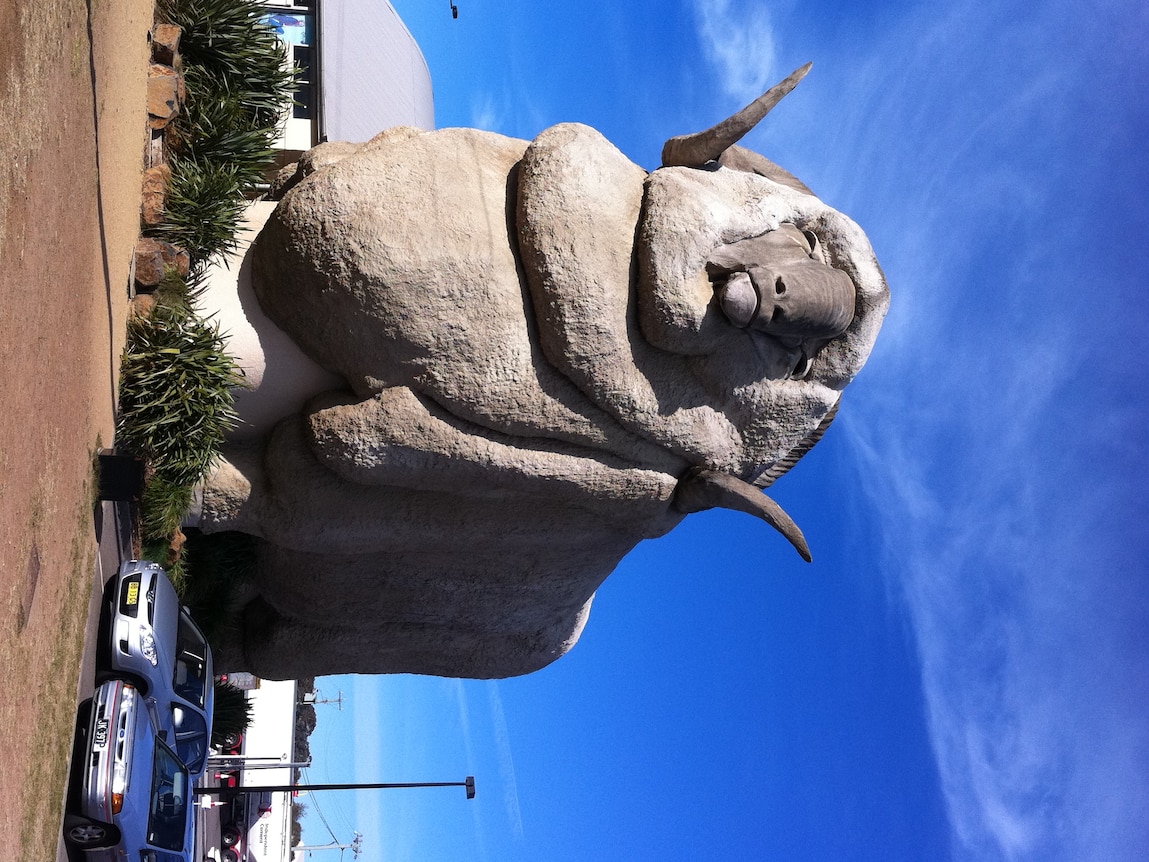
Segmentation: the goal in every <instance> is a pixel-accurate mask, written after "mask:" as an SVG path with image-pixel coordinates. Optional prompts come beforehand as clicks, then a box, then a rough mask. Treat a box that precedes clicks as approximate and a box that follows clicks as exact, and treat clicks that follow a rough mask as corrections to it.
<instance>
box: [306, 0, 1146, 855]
mask: <svg viewBox="0 0 1149 862" xmlns="http://www.w3.org/2000/svg"><path fill="white" fill-rule="evenodd" d="M456 2H457V5H458V7H459V18H458V20H454V21H453V20H452V19H451V17H450V10H449V4H448V3H447V2H446V0H444V2H441V3H440V2H431V0H396V2H394V3H393V5H394V6H395V7H396V9H397V10H398V11H399V13H400V15H401V16H402V17H403V18H404V20H405V21H406V22H407V25H408V27H409V29H410V30H411V31H412V33H413V35H414V36H415V38H416V39H417V40H418V41H419V43H420V45H421V47H422V49H423V52H424V55H425V56H426V58H427V61H428V64H429V66H430V69H431V75H432V79H433V82H434V86H435V100H436V121H437V124H438V125H439V126H441V127H442V126H453V125H473V126H478V127H481V128H487V129H490V130H493V131H498V132H501V133H504V134H508V135H513V136H517V137H523V138H530V137H533V136H534V135H535V134H537V133H538V132H539V131H541V130H542V129H543V128H545V127H546V126H549V125H551V124H553V123H556V122H562V121H568V120H577V121H581V122H585V123H588V124H590V125H593V126H595V127H597V128H599V129H600V130H601V131H603V133H604V134H605V135H606V136H607V137H608V138H609V139H610V140H612V141H613V142H614V143H615V144H616V145H618V146H619V148H620V149H621V150H622V151H623V152H624V153H626V154H627V155H629V156H630V157H631V158H632V159H633V160H634V161H636V162H637V163H638V164H640V165H642V166H643V167H646V168H648V169H653V168H654V167H656V166H657V161H658V153H659V150H660V148H661V145H662V142H663V141H664V140H665V139H666V138H667V137H669V136H671V135H675V134H680V133H683V132H687V131H693V130H697V129H700V128H703V127H705V126H708V125H710V124H711V123H713V122H715V121H717V120H719V119H721V118H722V117H724V116H726V115H727V114H729V113H731V112H732V111H733V110H735V109H737V108H738V107H740V106H741V105H742V104H743V103H744V102H746V101H748V100H749V99H750V98H753V97H754V96H756V95H758V93H759V92H761V91H762V90H763V89H765V87H767V86H769V85H770V84H772V83H774V82H775V81H777V80H779V79H781V78H782V77H783V76H784V75H786V74H787V73H788V72H790V71H791V70H792V69H793V68H795V67H797V66H799V65H801V64H802V63H804V62H806V61H807V60H812V61H813V63H814V68H813V71H812V72H811V73H810V75H809V76H808V77H807V78H806V80H805V81H803V82H802V84H801V85H800V86H799V87H798V88H797V89H796V90H795V92H794V93H793V94H792V95H791V96H789V97H788V98H787V99H786V100H785V101H784V102H783V104H782V105H781V106H780V107H779V108H778V109H776V111H775V112H774V113H773V114H771V116H770V117H769V118H768V119H767V120H766V121H765V122H764V124H763V126H762V127H761V128H760V129H758V130H756V131H755V132H754V133H753V135H752V136H751V137H750V138H749V139H748V141H747V143H748V144H749V145H750V146H751V147H752V148H754V149H757V150H758V151H759V152H762V153H763V154H764V155H766V156H768V157H769V158H771V159H773V160H775V161H777V162H779V163H780V164H782V165H783V166H785V167H787V168H788V169H789V170H791V171H793V172H794V173H796V174H797V175H798V176H800V177H801V178H802V179H803V180H804V181H805V182H806V183H807V184H808V185H810V186H811V188H813V189H814V191H815V192H816V193H818V195H819V196H820V197H821V198H822V199H823V200H825V201H827V202H828V203H830V204H832V205H833V206H835V207H837V208H838V209H840V210H842V211H843V212H845V213H847V214H849V215H850V216H851V217H852V218H854V219H855V220H856V221H857V222H859V223H860V224H861V225H862V227H863V228H864V229H865V230H866V231H867V233H868V235H869V237H870V239H871V242H872V243H873V245H874V248H875V251H876V253H877V255H878V259H879V260H880V261H881V263H882V265H883V267H884V269H885V272H886V275H887V278H888V280H889V283H890V289H891V293H892V305H891V310H890V314H889V316H888V318H887V320H886V324H885V326H884V328H883V331H882V333H881V336H880V337H879V339H878V343H877V346H876V348H875V350H874V352H873V355H872V357H871V359H870V362H869V364H868V365H867V367H866V368H865V369H864V371H863V372H862V373H861V375H859V377H858V379H857V380H856V381H855V383H854V384H853V385H852V386H851V387H850V389H849V390H848V391H847V393H846V396H845V399H844V402H843V408H842V412H841V414H840V417H839V419H838V421H837V422H836V423H835V425H834V427H833V429H832V430H831V432H830V433H829V434H828V435H827V437H826V438H825V440H824V441H823V442H822V443H821V444H820V445H819V446H818V448H817V449H815V450H814V451H813V452H812V453H811V454H810V455H809V456H807V458H806V459H804V460H803V461H802V463H801V464H800V465H799V466H798V467H797V468H796V469H795V470H794V471H793V472H792V473H791V474H789V475H788V476H787V477H785V478H783V479H782V480H781V481H780V482H779V483H778V484H777V485H776V486H775V487H774V489H773V490H772V495H773V496H774V497H775V498H776V499H777V500H778V501H779V502H781V503H782V504H783V506H784V507H786V509H787V510H788V511H789V512H790V513H791V515H793V516H794V518H795V520H796V521H797V522H798V523H799V525H801V526H802V528H803V530H804V531H805V533H806V536H807V538H808V539H809V542H810V546H811V549H812V550H813V553H814V563H813V564H811V565H805V564H803V563H801V561H800V560H798V558H797V556H796V555H795V554H794V553H793V552H792V551H791V550H790V549H789V548H788V547H787V546H786V545H785V543H784V542H783V541H782V540H781V539H779V538H778V537H777V536H776V535H774V534H773V533H772V532H770V531H769V530H768V529H767V528H765V527H763V526H762V525H761V524H759V523H757V522H754V521H753V520H752V519H750V518H748V517H746V516H740V515H738V514H735V513H729V512H709V513H703V514H699V515H693V516H691V517H690V518H688V519H687V520H686V521H685V522H684V523H683V524H682V525H681V526H680V527H679V528H678V529H676V530H675V531H674V532H673V533H672V534H671V535H669V536H667V537H665V538H663V539H660V540H658V541H655V542H646V543H643V544H642V545H640V546H639V547H638V548H637V549H636V550H635V551H634V552H633V553H632V554H631V555H630V556H628V557H627V558H626V559H625V560H624V561H623V563H622V564H621V565H620V567H619V568H618V569H617V570H616V571H615V573H614V574H612V575H611V577H610V578H609V579H608V580H607V582H606V584H605V585H604V587H603V588H602V589H601V590H600V591H599V594H598V596H597V598H596V600H595V604H594V608H593V611H592V613H591V617H590V621H589V623H588V625H587V628H586V630H585V632H584V633H583V636H582V639H581V641H580V642H579V644H578V645H577V646H576V647H575V649H574V650H573V651H572V652H571V653H570V654H569V655H568V656H566V657H564V658H563V659H561V660H559V661H558V662H556V663H555V664H554V665H552V666H550V667H549V668H547V669H545V670H543V671H541V672H539V673H537V674H534V675H531V676H529V677H524V678H520V679H512V680H503V681H497V682H494V681H457V680H442V679H432V678H416V677H405V676H397V677H343V678H330V679H321V680H320V681H319V687H320V689H321V690H322V692H323V694H324V695H332V696H333V695H334V694H335V692H337V691H339V690H342V691H343V692H344V695H345V699H346V703H345V708H344V710H343V712H341V713H340V712H338V711H337V710H336V709H335V708H334V707H320V717H319V727H318V729H317V730H316V733H315V735H314V736H313V737H312V750H313V754H314V756H315V766H314V767H313V768H312V769H311V770H310V773H311V780H312V781H314V782H320V781H341V780H361V781H390V780H393V781H421V780H429V781H450V780H461V779H462V778H463V777H464V776H466V775H469V774H473V775H474V776H475V777H476V781H477V785H478V795H477V797H476V799H475V800H473V801H471V802H467V801H466V800H465V799H464V798H463V793H462V790H461V789H457V788H455V789H451V790H419V791H382V792H375V793H373V794H327V795H325V796H323V797H319V796H318V795H317V796H316V797H315V798H314V800H313V803H312V804H314V803H315V802H318V806H319V807H320V808H321V810H322V812H323V814H324V815H325V817H326V819H327V821H328V823H329V824H330V825H331V827H332V828H333V829H334V831H335V835H336V836H337V837H339V838H340V839H343V840H347V839H349V837H350V833H351V830H352V829H357V830H358V831H360V832H362V833H363V834H364V836H365V838H364V843H363V853H362V854H361V856H360V858H361V859H362V860H365V862H376V860H379V862H381V860H394V859H418V860H482V862H486V860H508V862H514V860H532V862H533V860H593V859H610V860H613V859H626V860H655V859H657V860H711V859H755V860H760V859H769V860H775V859H777V860H806V859H809V860H825V859H834V860H839V859H840V860H854V859H856V860H870V859H873V860H890V859H896V860H947V859H952V860H1009V862H1012V861H1013V860H1043V862H1045V860H1134V859H1137V860H1140V859H1145V858H1149V581H1147V578H1146V576H1147V574H1149V566H1147V565H1146V559H1147V552H1149V529H1147V528H1146V526H1145V524H1144V517H1145V513H1146V512H1149V493H1147V487H1149V483H1147V481H1146V474H1147V466H1149V464H1147V462H1149V458H1147V446H1149V443H1147V441H1149V399H1147V397H1146V396H1147V392H1149V384H1147V380H1149V351H1147V350H1146V349H1145V343H1146V335H1145V333H1146V332H1147V331H1149V302H1147V301H1146V296H1145V293H1146V287H1147V282H1149V279H1147V277H1146V271H1147V270H1146V267H1145V261H1144V257H1145V250H1146V247H1147V245H1149V203H1147V201H1149V160H1147V159H1146V156H1145V153H1144V150H1143V146H1144V145H1143V142H1144V141H1145V140H1146V139H1149V93H1147V81H1149V6H1146V5H1145V4H1143V3H1140V2H1105V0H1093V2H1090V3H1079V2H1069V0H1063V2H1056V0H1055V2H1045V3H1037V4H1034V3H1033V2H1032V0H1027V2H1018V0H983V2H977V3H975V2H940V3H916V2H886V3H881V4H862V3H859V4H839V3H829V4H809V3H804V4H799V3H796V2H771V3H760V2H755V0H742V2H734V0H682V2H653V0H631V2H628V3H610V2H595V1H594V0H584V2H554V0H534V2H530V3H527V2H517V0H502V2H494V0H456ZM304 836H305V838H306V839H307V841H308V842H309V843H312V844H321V843H325V842H326V841H328V840H330V836H329V835H328V833H327V830H326V828H325V827H324V826H323V824H321V823H319V822H317V821H316V819H315V818H308V820H307V821H306V825H305V832H304ZM328 855H330V854H328ZM323 856H324V854H322V853H320V854H316V857H315V858H317V859H322V858H323Z"/></svg>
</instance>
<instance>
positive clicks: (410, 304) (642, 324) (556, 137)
mask: <svg viewBox="0 0 1149 862" xmlns="http://www.w3.org/2000/svg"><path fill="white" fill-rule="evenodd" d="M807 68H808V67H803V68H802V69H799V70H797V71H796V72H795V73H794V74H793V75H791V76H790V77H789V78H787V79H786V80H785V81H783V82H782V83H781V84H779V85H778V86H777V87H774V88H773V89H771V90H770V91H769V92H767V93H766V94H765V95H764V96H762V97H761V98H760V99H758V100H756V101H755V102H754V103H752V104H751V105H750V106H748V107H747V108H746V109H744V110H743V111H741V112H740V113H739V114H737V115H735V116H734V117H732V118H730V119H729V120H726V121H724V122H723V123H720V124H719V125H718V126H715V127H714V128H712V129H709V130H707V131H705V132H702V133H700V134H697V135H690V136H685V137H681V138H674V139H672V140H671V141H669V142H667V144H666V147H665V149H664V151H663V167H661V168H659V169H658V170H656V171H654V172H652V173H650V174H647V172H645V171H644V170H642V169H641V168H639V167H638V166H636V165H634V164H633V163H632V162H630V161H629V160H628V159H626V158H625V157H624V156H623V155H622V154H621V153H620V152H619V151H618V150H617V149H616V148H615V147H613V146H612V145H611V144H610V143H609V142H607V141H606V140H605V139H604V138H603V137H602V136H601V135H599V134H598V133H597V132H595V131H594V130H593V129H590V128H588V127H586V126H581V125H577V124H564V125H559V126H554V127H552V128H550V129H547V130H545V131H544V132H542V133H541V134H540V135H539V136H538V137H536V138H535V139H534V141H531V142H529V143H528V142H525V141H519V140H514V139H510V138H505V137H502V136H499V135H495V134H491V133H487V132H478V131H475V130H469V129H446V130H441V131H437V132H419V131H417V130H414V129H392V130H389V131H388V132H385V133H383V134H381V135H379V136H378V137H376V138H375V139H373V140H372V141H371V142H369V143H368V144H365V145H363V146H362V147H359V148H353V149H354V151H353V152H351V153H350V154H349V155H344V153H342V152H341V153H340V156H341V157H340V158H339V159H337V160H333V161H332V163H330V164H327V165H326V166H323V167H320V168H318V169H315V170H314V171H312V172H311V173H310V174H309V175H308V176H306V178H304V179H302V181H301V182H299V184H298V185H297V186H296V187H295V188H293V189H291V190H290V191H288V192H287V194H286V195H285V196H284V198H283V200H282V202H281V203H280V204H279V206H278V208H277V209H276V210H275V212H274V214H272V216H271V218H270V219H269V221H268V222H267V224H266V226H265V227H264V228H263V230H262V231H261V233H260V235H259V237H258V238H257V240H256V242H255V244H254V246H253V250H252V256H251V265H252V273H253V282H254V286H255V290H256V293H257V294H258V296H259V299H260V303H261V305H262V307H263V308H264V310H265V311H266V312H267V314H268V315H269V316H270V317H272V318H273V319H274V320H275V321H276V322H277V323H278V325H279V326H281V327H282V328H283V329H284V330H285V331H286V332H287V333H288V334H289V335H290V336H291V337H292V339H294V341H295V342H296V343H297V344H298V345H299V346H300V347H301V348H302V349H303V350H304V351H305V352H306V353H307V354H308V355H309V356H311V357H312V358H313V359H314V360H315V361H316V362H318V363H319V364H320V365H322V366H324V367H326V368H327V369H329V370H331V371H335V372H337V373H338V374H339V375H340V376H341V377H342V378H343V379H344V380H345V381H346V382H347V391H334V392H326V393H321V394H317V395H316V397H315V399H313V401H312V402H311V403H310V405H309V406H308V408H307V409H306V410H305V411H304V412H303V413H302V414H296V415H294V416H289V417H287V418H285V419H284V420H283V421H282V422H281V423H280V425H279V426H278V427H277V428H276V430H275V432H274V433H273V434H272V435H270V437H269V438H268V439H267V440H266V441H265V443H264V445H263V446H262V448H261V449H260V450H259V451H258V452H256V453H253V452H251V451H242V450H236V451H233V452H230V453H229V458H228V461H227V462H225V463H224V465H223V466H222V467H221V470H220V471H219V473H218V474H217V476H216V477H215V479H214V480H213V482H212V483H211V484H209V487H208V489H207V494H206V496H205V506H204V516H205V525H206V526H207V527H208V528H209V529H240V530H243V531H246V532H249V533H251V534H254V535H256V536H258V537H260V539H261V540H262V544H261V549H262V550H261V564H260V575H259V577H258V578H257V580H256V583H257V585H258V588H257V591H258V594H256V595H253V596H252V597H251V600H250V602H249V603H248V605H247V608H246V610H245V624H246V632H247V633H246V636H245V637H246V639H245V642H244V644H243V647H242V649H243V656H244V658H243V661H244V662H245V663H246V664H248V665H249V666H251V667H253V668H256V669H258V670H259V671H260V672H261V673H264V674H265V675H269V676H271V675H277V674H278V675H296V674H298V673H300V672H304V671H305V672H307V673H330V672H335V671H340V670H342V671H347V670H353V671H386V670H396V671H416V672H429V673H442V674H448V675H466V676H498V675H507V674H512V673H523V672H526V671H528V670H531V669H534V668H537V667H541V666H542V665H544V664H546V663H547V662H549V661H551V660H553V659H554V658H555V657H557V656H558V655H561V654H562V653H563V652H565V651H566V650H567V649H569V647H570V646H571V645H572V644H573V643H574V640H575V639H577V637H578V633H579V632H580V631H581V628H582V625H583V623H584V621H585V618H586V613H587V609H588V608H589V603H590V598H591V596H592V595H593V592H594V590H595V588H597V586H598V585H599V583H600V582H601V581H602V579H603V578H604V577H605V576H606V575H607V574H609V572H610V571H611V570H612V569H613V568H614V566H615V565H616V564H617V562H618V560H619V559H620V558H621V557H622V555H623V554H625V553H626V552H627V551H628V550H629V549H630V548H631V547H633V545H634V544H635V543H637V542H638V541H639V540H641V539H643V538H649V537H654V536H659V535H662V534H663V533H665V532H666V531H667V530H669V529H671V528H672V527H673V526H674V525H675V524H676V523H677V522H678V520H680V519H681V517H682V516H683V514H685V513H689V512H693V511H698V510H700V509H705V508H711V507H715V506H724V507H730V508H736V509H741V510H743V511H747V512H751V513H753V514H755V515H757V516H759V517H761V518H763V519H765V520H766V521H768V522H769V523H771V524H773V525H774V526H775V527H776V528H777V529H778V530H780V531H781V532H782V533H783V534H784V535H785V536H786V538H787V539H789V541H790V542H791V543H792V544H793V545H794V546H795V547H796V548H797V549H798V551H799V552H800V553H801V554H802V556H803V557H805V558H806V559H809V556H810V555H809V550H808V548H807V547H806V543H805V540H804V539H803V537H802V534H801V532H800V531H799V530H798V528H797V527H796V526H795V525H794V523H793V522H792V521H791V520H790V518H789V517H787V516H786V514H785V513H784V512H782V510H781V509H780V508H779V507H778V506H777V505H775V504H774V503H773V502H772V501H771V500H770V499H769V498H768V497H766V496H765V495H764V494H763V493H761V491H760V489H761V488H762V487H765V486H766V485H768V484H769V483H770V482H771V481H773V480H774V479H775V478H777V477H778V476H779V475H781V474H782V473H783V472H785V471H786V470H787V469H789V467H790V466H792V465H793V463H794V462H795V461H796V460H797V458H798V457H800V456H801V454H802V453H803V452H805V451H806V450H807V449H808V448H809V447H810V446H811V445H813V443H814V442H816V440H817V439H818V437H819V436H820V435H821V433H822V432H823V431H824V429H825V427H826V426H827V425H828V423H829V421H830V419H831V418H832V416H833V415H834V412H835V410H836V409H837V404H838V399H839V397H840V395H841V391H842V389H843V388H844V387H845V385H846V384H847V383H848V382H849V381H850V380H851V379H852V378H853V376H854V375H855V374H856V373H857V371H858V370H859V369H860V368H861V366H862V364H863V363H864V361H865V359H866V356H867V355H868V353H869V350H870V347H871V346H872V344H873V340H874V338H875V336H876V334H877V330H878V327H879V326H880V323H881V319H882V316H883V315H884V313H885V308H886V305H887V302H888V294H887V290H886V286H885V282H884V279H883V277H882V274H881V271H880V269H879V267H878V265H877V263H876V261H875V260H874V257H873V254H872V252H871V250H870V247H869V244H868V242H867V241H866V239H865V236H864V235H863V234H862V232H861V230H860V229H859V228H858V227H857V226H856V225H855V224H854V223H853V222H852V221H850V220H849V219H848V218H846V217H845V216H843V215H841V214H840V213H838V212H836V211H835V210H833V209H831V208H830V207H828V206H826V205H825V204H823V203H822V202H821V201H820V200H818V199H817V198H816V197H814V195H813V194H812V193H810V191H809V190H808V189H807V188H806V187H805V186H804V185H802V184H801V183H800V182H799V181H798V180H796V179H795V178H794V177H793V176H791V175H790V174H788V173H786V172H785V171H783V170H782V169H781V168H779V167H777V166H776V165H774V164H772V163H771V162H769V161H767V160H766V159H764V158H762V157H760V156H757V155H755V154H753V153H750V152H749V151H746V150H744V149H741V148H739V147H738V146H736V142H737V140H738V139H739V138H741V137H742V135H744V134H745V133H746V132H747V131H748V130H749V129H750V128H751V127H753V125H754V124H755V123H756V122H757V121H758V120H760V119H761V118H762V116H764V115H765V113H766V112H767V111H769V110H770V108H771V107H773V105H774V104H776V103H777V102H778V101H779V100H780V99H781V98H782V97H783V96H784V95H785V94H786V93H787V92H789V91H790V90H791V89H792V88H793V87H794V86H795V84H797V82H798V81H799V80H800V79H801V77H802V76H803V75H804V74H805V72H806V70H807ZM311 159H312V161H313V163H314V162H318V161H321V160H322V159H321V158H320V154H318V153H317V154H313V156H312V157H311ZM302 173H307V171H303V172H302ZM320 572H321V573H322V575H320V574H317V573H320ZM336 583H337V584H338V588H337V589H334V588H333V585H334V584H336ZM351 608H357V609H358V616H356V617H354V618H349V617H348V616H347V611H348V609H351ZM301 638H302V639H304V640H306V641H307V642H308V643H309V644H310V645H311V646H310V647H309V650H310V651H309V653H308V658H306V659H300V658H294V659H293V658H287V659H285V658H283V653H282V647H283V645H284V644H286V643H288V642H289V641H296V642H298V641H299V640H300V639H301ZM277 651H278V652H277Z"/></svg>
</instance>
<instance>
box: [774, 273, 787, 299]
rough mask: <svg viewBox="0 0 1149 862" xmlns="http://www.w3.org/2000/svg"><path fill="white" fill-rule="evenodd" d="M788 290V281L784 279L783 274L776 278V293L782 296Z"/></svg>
mask: <svg viewBox="0 0 1149 862" xmlns="http://www.w3.org/2000/svg"><path fill="white" fill-rule="evenodd" d="M785 292H786V282H784V281H782V276H778V277H777V278H775V279H774V293H775V295H777V296H782V294H784V293H785Z"/></svg>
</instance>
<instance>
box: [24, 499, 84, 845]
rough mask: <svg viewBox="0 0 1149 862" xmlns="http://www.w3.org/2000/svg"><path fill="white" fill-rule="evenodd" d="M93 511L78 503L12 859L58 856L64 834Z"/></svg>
mask: <svg viewBox="0 0 1149 862" xmlns="http://www.w3.org/2000/svg"><path fill="white" fill-rule="evenodd" d="M91 517H92V515H91V510H90V509H88V508H87V506H86V505H85V504H84V503H83V502H82V503H81V504H80V505H79V506H78V507H77V517H76V530H75V531H74V533H73V538H72V543H71V547H70V551H71V553H70V558H69V575H68V583H67V585H66V588H65V589H64V591H63V594H62V596H61V600H62V606H61V608H60V612H59V615H58V616H57V618H56V619H57V624H58V627H57V629H56V631H55V635H54V638H53V639H52V641H51V643H50V645H48V650H49V660H48V665H47V668H46V669H45V670H44V672H42V673H41V674H39V676H38V678H37V681H36V686H37V689H36V697H35V699H34V701H33V702H32V703H33V706H32V708H33V709H36V710H37V713H38V714H37V718H36V732H35V734H34V735H33V736H31V737H30V738H25V739H22V740H21V745H22V746H25V747H27V748H28V749H30V753H29V756H28V760H27V768H26V769H25V772H24V774H23V776H21V781H20V784H19V787H20V788H21V790H20V793H19V794H18V795H19V797H20V800H21V803H22V810H21V813H20V836H21V847H20V848H10V849H11V850H12V851H13V857H12V858H18V859H26V860H32V862H38V860H43V862H48V860H54V859H55V858H56V845H57V841H58V839H59V836H60V800H61V799H62V798H63V788H64V787H65V785H66V783H67V776H68V757H69V755H70V753H71V748H72V735H73V732H74V730H75V717H76V713H75V710H74V709H71V708H69V705H70V704H74V703H75V696H76V692H75V686H76V669H77V668H78V667H79V665H80V656H81V653H82V651H83V645H84V644H83V642H84V624H85V621H86V620H87V616H88V598H89V596H90V595H91V587H90V585H91V578H92V566H93V565H94V562H93V559H92V555H91V552H90V550H89V546H88V545H87V542H86V538H87V536H88V535H89V532H90V530H91Z"/></svg>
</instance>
